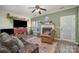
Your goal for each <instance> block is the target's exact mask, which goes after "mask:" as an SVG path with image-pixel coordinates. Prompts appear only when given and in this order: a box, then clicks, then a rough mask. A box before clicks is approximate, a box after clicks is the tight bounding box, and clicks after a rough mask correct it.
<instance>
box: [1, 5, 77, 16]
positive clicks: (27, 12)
mask: <svg viewBox="0 0 79 59" xmlns="http://www.w3.org/2000/svg"><path fill="white" fill-rule="evenodd" d="M29 7H34V5H0V10H2V11H8V12H9V11H10V12H13V13H16V14H19V15H23V16H27V17H29V18H32V17H37V16H41V15H46V14H50V13H53V12H57V11H61V10H64V9H69V8H74V7H76V5H40V7H42V8H45V9H47V11H46V12H45V11H41V12H42V14H41V15H39V14H38V13H37V12H34V13H32V10H33V9H30V8H29Z"/></svg>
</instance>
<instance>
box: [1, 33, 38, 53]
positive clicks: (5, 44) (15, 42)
mask: <svg viewBox="0 0 79 59" xmlns="http://www.w3.org/2000/svg"><path fill="white" fill-rule="evenodd" d="M38 52H39V48H38V45H37V44H32V43H29V42H26V41H25V40H24V39H23V38H18V37H16V36H13V35H9V34H7V33H5V32H4V33H0V53H38Z"/></svg>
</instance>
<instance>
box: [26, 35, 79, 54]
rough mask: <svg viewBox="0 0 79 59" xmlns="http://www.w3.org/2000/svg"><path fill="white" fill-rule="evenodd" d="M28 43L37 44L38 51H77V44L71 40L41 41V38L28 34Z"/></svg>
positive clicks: (78, 47)
mask: <svg viewBox="0 0 79 59" xmlns="http://www.w3.org/2000/svg"><path fill="white" fill-rule="evenodd" d="M26 41H28V42H30V43H33V44H38V45H39V53H79V46H77V45H76V44H74V43H72V42H67V41H61V40H55V42H54V43H53V44H47V43H41V38H39V37H36V36H28V38H27V40H26Z"/></svg>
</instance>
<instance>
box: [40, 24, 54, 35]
mask: <svg viewBox="0 0 79 59" xmlns="http://www.w3.org/2000/svg"><path fill="white" fill-rule="evenodd" d="M43 28H52V29H55V27H54V25H53V24H44V25H42V26H41V34H42V31H43Z"/></svg>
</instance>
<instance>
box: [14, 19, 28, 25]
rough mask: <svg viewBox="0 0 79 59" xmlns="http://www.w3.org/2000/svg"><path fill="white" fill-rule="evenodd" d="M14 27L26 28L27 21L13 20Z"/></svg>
mask: <svg viewBox="0 0 79 59" xmlns="http://www.w3.org/2000/svg"><path fill="white" fill-rule="evenodd" d="M14 27H27V21H21V20H14Z"/></svg>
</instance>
